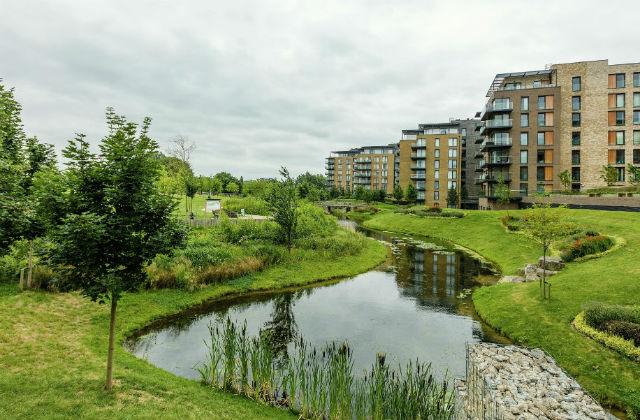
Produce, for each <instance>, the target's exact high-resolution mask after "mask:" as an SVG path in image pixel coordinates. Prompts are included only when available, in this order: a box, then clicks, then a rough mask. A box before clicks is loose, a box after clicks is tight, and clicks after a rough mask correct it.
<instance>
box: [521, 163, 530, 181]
mask: <svg viewBox="0 0 640 420" xmlns="http://www.w3.org/2000/svg"><path fill="white" fill-rule="evenodd" d="M528 180H529V167H527V166H521V167H520V181H528Z"/></svg>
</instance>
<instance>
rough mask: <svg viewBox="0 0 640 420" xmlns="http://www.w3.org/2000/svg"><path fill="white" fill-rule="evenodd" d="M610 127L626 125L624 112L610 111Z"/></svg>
mask: <svg viewBox="0 0 640 420" xmlns="http://www.w3.org/2000/svg"><path fill="white" fill-rule="evenodd" d="M608 115H609V125H624V111H609V114H608Z"/></svg>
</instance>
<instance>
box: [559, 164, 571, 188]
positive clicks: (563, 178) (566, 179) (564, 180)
mask: <svg viewBox="0 0 640 420" xmlns="http://www.w3.org/2000/svg"><path fill="white" fill-rule="evenodd" d="M558 178H560V183H561V184H562V186H563V187H564V190H565V191H569V190H570V189H571V174H570V173H569V170H568V169H565V170H564V171H562V172H560V174H559V175H558Z"/></svg>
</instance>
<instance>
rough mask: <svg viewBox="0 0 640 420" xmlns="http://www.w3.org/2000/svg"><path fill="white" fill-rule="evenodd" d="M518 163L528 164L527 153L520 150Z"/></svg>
mask: <svg viewBox="0 0 640 420" xmlns="http://www.w3.org/2000/svg"><path fill="white" fill-rule="evenodd" d="M520 163H529V151H528V150H520Z"/></svg>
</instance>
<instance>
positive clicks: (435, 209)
mask: <svg viewBox="0 0 640 420" xmlns="http://www.w3.org/2000/svg"><path fill="white" fill-rule="evenodd" d="M424 211H427V212H429V213H442V208H441V207H436V206H430V207H428V208H426V209H425V210H424Z"/></svg>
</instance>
